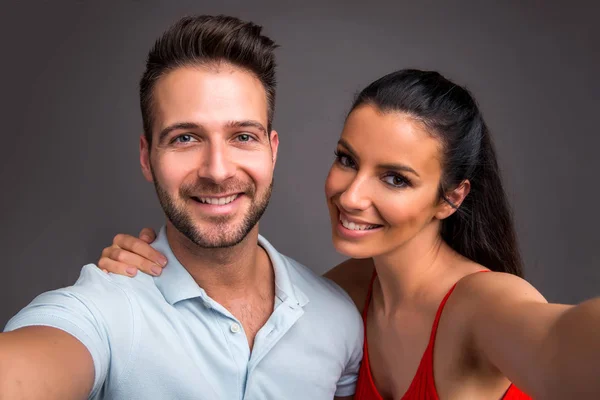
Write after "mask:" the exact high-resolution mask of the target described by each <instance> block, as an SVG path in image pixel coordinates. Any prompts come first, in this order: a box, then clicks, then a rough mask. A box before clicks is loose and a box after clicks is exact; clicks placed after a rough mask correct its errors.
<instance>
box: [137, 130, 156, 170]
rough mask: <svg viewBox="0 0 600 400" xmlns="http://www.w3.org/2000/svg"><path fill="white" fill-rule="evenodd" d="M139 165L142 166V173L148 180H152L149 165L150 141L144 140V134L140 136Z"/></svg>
mask: <svg viewBox="0 0 600 400" xmlns="http://www.w3.org/2000/svg"><path fill="white" fill-rule="evenodd" d="M140 165H141V166H142V174H144V178H146V180H147V181H148V182H154V177H153V176H152V167H151V166H150V143H148V141H147V140H146V136H144V135H141V136H140Z"/></svg>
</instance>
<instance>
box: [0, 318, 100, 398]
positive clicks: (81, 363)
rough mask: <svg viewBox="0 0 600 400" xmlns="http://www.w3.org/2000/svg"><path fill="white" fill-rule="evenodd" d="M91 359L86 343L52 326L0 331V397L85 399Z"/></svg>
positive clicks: (89, 385)
mask: <svg viewBox="0 0 600 400" xmlns="http://www.w3.org/2000/svg"><path fill="white" fill-rule="evenodd" d="M93 383H94V363H93V360H92V356H91V355H90V353H89V352H88V350H87V349H86V347H85V346H84V345H83V344H82V343H81V342H79V341H78V340H77V339H75V338H74V337H73V336H71V335H69V334H68V333H66V332H64V331H61V330H59V329H56V328H50V327H45V326H32V327H26V328H21V329H17V330H15V331H13V332H7V333H1V334H0V399H12V400H28V399H49V400H52V399H56V400H63V399H87V398H88V395H89V393H90V391H91V389H92V385H93Z"/></svg>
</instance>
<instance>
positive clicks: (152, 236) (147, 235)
mask: <svg viewBox="0 0 600 400" xmlns="http://www.w3.org/2000/svg"><path fill="white" fill-rule="evenodd" d="M139 237H140V239H142V240H143V241H144V242H146V243H152V242H154V240H156V232H154V230H153V229H152V228H144V229H142V230H141V231H140V234H139Z"/></svg>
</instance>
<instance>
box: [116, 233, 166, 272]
mask: <svg viewBox="0 0 600 400" xmlns="http://www.w3.org/2000/svg"><path fill="white" fill-rule="evenodd" d="M113 245H116V246H117V247H120V248H122V249H124V250H127V251H129V252H132V253H135V254H137V255H139V256H142V257H144V258H146V259H148V260H150V261H152V262H154V263H155V264H157V265H158V266H160V267H164V266H165V265H167V258H166V257H165V256H164V255H162V254H161V253H160V252H159V251H157V250H154V249H153V248H152V246H150V245H149V244H148V243H146V242H144V241H143V240H141V239H138V238H136V237H133V236H131V235H125V234H122V233H121V234H118V235H117V236H115V238H114V240H113ZM111 258H112V257H111ZM113 259H114V258H113ZM134 265H135V264H134Z"/></svg>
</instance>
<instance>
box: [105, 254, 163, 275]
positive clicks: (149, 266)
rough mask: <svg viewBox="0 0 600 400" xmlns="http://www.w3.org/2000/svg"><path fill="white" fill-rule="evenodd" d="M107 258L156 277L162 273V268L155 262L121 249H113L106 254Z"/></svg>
mask: <svg viewBox="0 0 600 400" xmlns="http://www.w3.org/2000/svg"><path fill="white" fill-rule="evenodd" d="M105 258H107V259H110V260H112V261H117V262H119V263H122V264H125V265H128V266H132V267H135V268H136V269H139V270H140V271H142V272H145V273H147V274H150V275H154V276H158V275H160V274H161V272H162V267H161V266H159V265H157V264H156V263H155V262H153V261H150V260H148V259H147V258H144V257H142V256H140V255H138V254H135V253H132V252H130V251H128V250H125V249H121V248H119V247H112V248H111V249H110V250H109V251H107V252H106V257H105ZM111 272H112V271H111Z"/></svg>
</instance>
